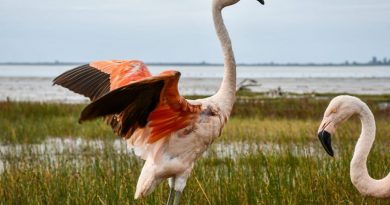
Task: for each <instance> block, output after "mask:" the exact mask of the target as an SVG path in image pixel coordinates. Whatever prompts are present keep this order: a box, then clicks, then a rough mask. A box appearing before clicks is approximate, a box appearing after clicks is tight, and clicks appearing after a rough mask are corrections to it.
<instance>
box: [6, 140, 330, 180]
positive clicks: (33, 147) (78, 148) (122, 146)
mask: <svg viewBox="0 0 390 205" xmlns="http://www.w3.org/2000/svg"><path fill="white" fill-rule="evenodd" d="M315 147H316V148H318V147H319V146H314V145H313V144H309V145H308V146H305V147H301V146H298V145H294V144H289V145H279V144H272V143H264V144H263V143H246V142H232V143H215V144H213V145H211V146H210V148H209V149H208V150H207V151H206V152H205V153H204V154H203V157H218V158H226V157H228V158H231V159H233V160H234V159H237V158H239V157H242V156H248V155H251V154H253V153H258V152H261V153H263V154H267V155H268V154H269V155H271V154H281V153H285V152H286V151H288V152H290V153H291V154H292V155H295V156H318V155H319V153H323V150H322V148H321V149H320V150H316V149H315ZM110 148H113V149H114V150H116V154H126V155H130V156H135V154H134V152H133V149H132V148H130V147H128V146H127V144H126V141H124V140H120V139H116V140H105V141H103V140H84V139H81V138H64V139H63V138H56V137H52V138H49V139H47V140H45V141H43V142H42V143H40V144H10V145H0V174H1V173H3V172H4V171H5V170H6V169H7V167H8V166H9V164H10V163H11V162H10V161H9V160H10V159H13V160H14V159H15V158H22V159H24V158H25V157H29V156H30V155H33V156H34V157H35V159H34V160H42V161H47V160H49V162H50V164H52V165H57V164H58V162H59V161H61V160H63V159H64V157H69V160H71V163H72V164H73V166H74V167H80V166H83V165H85V164H84V163H85V161H84V160H85V159H84V158H83V155H87V154H88V153H94V152H104V150H105V149H110ZM322 155H324V154H322ZM93 157H94V156H90V157H88V159H91V158H93ZM12 163H14V164H15V163H17V162H12ZM21 163H25V161H24V160H22V162H21Z"/></svg>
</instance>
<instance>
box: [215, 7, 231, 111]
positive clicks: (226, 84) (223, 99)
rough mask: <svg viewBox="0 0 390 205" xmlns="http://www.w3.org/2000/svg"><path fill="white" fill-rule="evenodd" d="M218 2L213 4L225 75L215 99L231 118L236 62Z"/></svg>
mask: <svg viewBox="0 0 390 205" xmlns="http://www.w3.org/2000/svg"><path fill="white" fill-rule="evenodd" d="M217 2H218V1H214V3H213V20H214V26H215V31H216V33H217V36H218V39H219V41H220V43H221V47H222V52H223V56H224V75H223V80H222V84H221V86H220V88H219V90H218V92H217V93H216V94H215V95H214V97H215V98H217V99H216V103H217V104H218V105H219V106H220V108H221V109H222V110H223V111H224V112H225V113H226V115H228V116H229V115H230V112H231V110H232V108H233V104H234V101H235V99H236V61H235V59H234V53H233V48H232V43H231V41H230V37H229V33H228V31H227V29H226V27H225V24H224V22H223V18H222V9H223V7H222V6H221V5H218V3H217Z"/></svg>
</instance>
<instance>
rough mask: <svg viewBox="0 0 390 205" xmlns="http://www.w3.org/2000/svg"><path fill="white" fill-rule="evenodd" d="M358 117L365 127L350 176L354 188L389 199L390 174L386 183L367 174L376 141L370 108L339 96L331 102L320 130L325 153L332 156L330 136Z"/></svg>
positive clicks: (386, 178)
mask: <svg viewBox="0 0 390 205" xmlns="http://www.w3.org/2000/svg"><path fill="white" fill-rule="evenodd" d="M354 114H357V115H358V116H359V118H360V121H361V123H362V132H361V134H360V137H359V139H358V141H357V143H356V146H355V151H354V154H353V157H352V160H351V165H350V175H351V181H352V183H353V185H354V186H355V187H356V188H357V190H358V191H359V192H360V193H361V194H362V195H365V196H371V197H376V198H389V197H390V174H388V175H387V176H386V177H384V178H383V179H379V180H377V179H373V178H371V177H370V175H369V174H368V170H367V164H366V162H367V157H368V154H369V152H370V150H371V147H372V144H373V143H374V140H375V129H376V127H375V119H374V115H373V114H372V112H371V110H370V108H369V107H368V106H367V104H365V103H364V102H363V101H361V100H360V99H359V98H357V97H353V96H348V95H340V96H337V97H335V98H334V99H332V101H331V102H330V103H329V106H328V108H327V109H326V111H325V114H324V118H323V120H322V122H321V125H320V127H319V130H318V131H319V132H318V137H319V139H320V141H321V144H322V145H323V147H324V148H325V150H326V152H327V153H328V154H329V155H330V156H333V155H334V152H333V149H332V144H331V135H332V134H333V133H334V132H335V131H336V128H337V127H338V126H339V125H340V124H341V123H343V122H344V121H346V120H347V119H348V118H350V117H351V116H352V115H354Z"/></svg>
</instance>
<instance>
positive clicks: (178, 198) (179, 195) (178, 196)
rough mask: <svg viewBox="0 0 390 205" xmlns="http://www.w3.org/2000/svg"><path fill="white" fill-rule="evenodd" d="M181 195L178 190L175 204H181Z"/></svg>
mask: <svg viewBox="0 0 390 205" xmlns="http://www.w3.org/2000/svg"><path fill="white" fill-rule="evenodd" d="M180 197H181V192H180V191H176V196H175V201H174V202H173V205H179V202H180Z"/></svg>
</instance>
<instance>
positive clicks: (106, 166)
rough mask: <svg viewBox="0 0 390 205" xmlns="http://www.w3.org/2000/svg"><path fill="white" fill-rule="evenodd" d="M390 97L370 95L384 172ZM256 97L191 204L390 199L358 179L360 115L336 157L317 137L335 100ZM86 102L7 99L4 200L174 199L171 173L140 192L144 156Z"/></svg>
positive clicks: (197, 176)
mask: <svg viewBox="0 0 390 205" xmlns="http://www.w3.org/2000/svg"><path fill="white" fill-rule="evenodd" d="M389 99H390V98H388V97H386V96H385V97H383V96H379V97H378V96H373V97H371V96H367V97H366V99H365V100H367V102H368V103H369V105H370V106H371V107H372V109H373V111H374V114H375V115H376V116H377V117H376V118H377V126H378V129H377V132H378V133H377V136H378V137H377V139H376V142H375V143H374V147H373V150H372V152H371V154H370V156H369V159H368V168H369V172H370V174H371V175H372V176H373V177H376V178H381V177H383V176H385V175H386V174H387V173H388V172H389V171H390V166H388V165H390V163H389V162H390V153H389V152H388V149H389V147H390V144H389V142H388V139H389V138H390V127H389V126H388V124H389V122H390V118H389V115H388V113H389V110H388V109H382V108H380V107H379V106H377V105H378V103H380V102H384V101H390V100H389ZM245 100H246V99H245ZM252 100H253V101H251V102H249V101H248V102H239V103H237V105H236V106H235V108H234V113H235V114H234V115H233V116H232V118H231V120H230V122H229V123H228V124H227V126H226V127H225V128H224V132H223V134H222V136H221V137H220V138H219V139H218V140H217V141H216V142H215V144H213V145H212V146H211V147H210V150H209V151H207V153H205V155H204V156H203V157H202V158H201V159H200V160H199V161H198V162H197V164H196V166H195V168H194V171H193V174H192V177H191V178H190V179H189V181H188V186H187V188H186V190H185V192H184V195H183V199H182V200H183V201H182V202H183V203H185V204H208V200H209V201H210V202H211V204H389V202H390V200H376V199H371V198H365V197H362V196H361V195H360V194H359V193H358V192H357V190H356V189H355V188H354V187H353V185H352V183H351V182H350V179H349V162H350V159H351V156H352V153H353V149H354V143H355V140H356V138H357V136H358V134H359V133H360V122H358V120H352V121H348V122H347V123H346V124H345V125H343V126H342V127H341V128H340V129H339V130H338V132H337V135H336V136H335V137H334V148H335V152H336V157H335V158H331V157H328V156H327V155H326V153H325V151H324V150H323V149H322V147H321V145H320V143H319V142H318V139H317V137H316V131H317V126H318V123H319V121H320V120H321V117H322V112H323V109H325V108H326V105H327V103H328V100H327V99H323V100H318V99H315V98H313V97H304V98H302V97H299V98H294V99H280V98H278V99H267V98H262V99H260V100H259V98H258V97H253V99H252ZM83 106H85V105H69V104H48V103H27V102H2V103H0V131H1V132H0V134H1V136H0V140H1V142H2V144H3V145H2V146H1V147H0V168H1V167H2V170H1V174H0V204H164V203H165V201H166V199H167V194H168V186H167V183H166V182H163V183H162V184H161V185H160V186H159V187H157V189H156V191H155V192H153V193H152V194H151V195H150V196H148V197H146V198H144V199H141V200H137V201H134V200H133V194H134V192H135V186H136V182H137V180H138V175H139V172H140V170H141V167H142V165H143V161H142V160H140V159H138V158H137V157H135V156H134V155H133V154H132V153H131V152H130V153H129V150H127V149H126V146H125V145H123V144H122V145H121V146H119V147H118V146H116V145H115V143H114V140H115V139H117V138H116V137H115V136H114V134H112V132H111V130H110V128H109V127H108V126H107V125H105V124H104V122H102V121H94V122H88V123H85V124H83V125H79V124H77V118H78V115H79V112H80V110H81V109H82V108H83ZM251 110H252V111H251ZM244 112H245V113H246V114H243V113H244ZM283 113H285V114H283ZM383 113H385V114H383ZM386 113H387V114H386ZM62 139H68V140H69V139H73V140H76V139H78V140H81V139H82V140H83V142H92V143H90V144H89V143H86V144H84V145H82V146H81V147H79V148H77V149H76V148H74V147H72V146H69V147H68V146H59V147H56V146H53V144H56V143H52V144H50V143H47V142H48V141H50V140H57V141H60V142H62ZM96 140H98V141H96ZM96 142H98V145H96ZM93 143H95V145H94V144H93ZM378 162H380V163H378ZM202 189H203V190H204V191H205V193H203V192H202Z"/></svg>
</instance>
